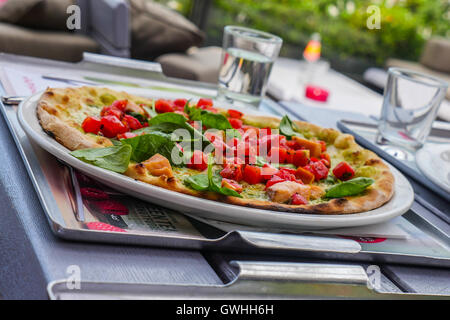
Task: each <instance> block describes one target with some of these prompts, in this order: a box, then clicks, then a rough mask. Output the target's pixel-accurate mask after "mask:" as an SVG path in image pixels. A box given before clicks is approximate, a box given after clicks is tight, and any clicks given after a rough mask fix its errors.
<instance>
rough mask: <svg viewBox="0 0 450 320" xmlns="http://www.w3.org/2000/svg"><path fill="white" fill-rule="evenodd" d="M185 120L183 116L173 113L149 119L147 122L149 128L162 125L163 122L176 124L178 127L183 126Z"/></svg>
mask: <svg viewBox="0 0 450 320" xmlns="http://www.w3.org/2000/svg"><path fill="white" fill-rule="evenodd" d="M186 121H187V119H186V117H185V116H183V115H181V114H178V113H174V112H166V113H161V114H158V115H157V116H156V117H154V118H151V119H150V120H149V122H148V124H149V125H150V126H153V125H156V124H160V123H164V122H170V123H176V124H178V125H184V124H185V123H186Z"/></svg>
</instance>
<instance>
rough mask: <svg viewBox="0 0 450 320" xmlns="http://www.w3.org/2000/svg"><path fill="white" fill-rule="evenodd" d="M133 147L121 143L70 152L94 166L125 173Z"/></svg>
mask: <svg viewBox="0 0 450 320" xmlns="http://www.w3.org/2000/svg"><path fill="white" fill-rule="evenodd" d="M131 151H132V148H131V147H130V146H129V145H120V146H113V147H106V148H89V149H80V150H75V151H72V152H71V153H70V154H71V155H72V156H74V157H75V158H78V159H80V160H81V161H84V162H87V163H90V164H93V165H94V166H97V167H100V168H103V169H107V170H111V171H114V172H119V173H123V172H125V171H126V170H127V169H128V163H129V162H130V156H131Z"/></svg>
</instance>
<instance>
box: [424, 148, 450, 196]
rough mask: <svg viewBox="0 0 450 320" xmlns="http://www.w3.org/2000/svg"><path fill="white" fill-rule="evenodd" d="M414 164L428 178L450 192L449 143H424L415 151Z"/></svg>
mask: <svg viewBox="0 0 450 320" xmlns="http://www.w3.org/2000/svg"><path fill="white" fill-rule="evenodd" d="M416 164H417V166H418V167H419V169H420V171H422V173H423V174H424V175H425V176H426V177H427V178H428V179H430V180H431V181H433V182H434V183H435V184H437V185H438V186H439V187H441V188H442V189H443V190H445V191H447V192H448V193H449V194H450V145H448V144H436V143H433V144H426V145H425V146H424V147H423V148H422V149H420V150H419V151H417V152H416Z"/></svg>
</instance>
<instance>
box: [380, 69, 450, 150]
mask: <svg viewBox="0 0 450 320" xmlns="http://www.w3.org/2000/svg"><path fill="white" fill-rule="evenodd" d="M447 87H448V85H447V84H446V83H445V82H444V81H441V80H439V79H436V78H434V77H431V76H428V75H425V74H421V73H418V72H414V71H409V70H405V69H400V68H390V69H389V70H388V81H387V83H386V87H385V89H384V101H383V109H382V111H381V117H380V121H379V123H378V133H379V135H380V136H381V137H382V138H384V139H386V140H387V141H388V142H389V143H392V144H395V145H399V146H402V147H406V148H408V149H413V150H415V149H418V148H420V147H422V146H423V144H424V143H425V140H426V139H427V137H428V135H429V133H430V130H431V126H432V124H433V121H434V120H435V118H436V115H437V112H438V109H439V106H440V105H441V102H442V100H443V98H444V96H445V93H446V91H447Z"/></svg>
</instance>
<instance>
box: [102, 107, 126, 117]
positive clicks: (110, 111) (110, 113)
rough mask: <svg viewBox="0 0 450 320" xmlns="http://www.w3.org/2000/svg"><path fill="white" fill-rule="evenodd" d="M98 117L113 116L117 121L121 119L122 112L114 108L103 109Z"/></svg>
mask: <svg viewBox="0 0 450 320" xmlns="http://www.w3.org/2000/svg"><path fill="white" fill-rule="evenodd" d="M100 115H101V116H102V117H103V116H115V117H116V118H117V119H119V120H120V119H122V117H123V112H122V111H120V110H119V109H118V108H116V107H114V106H107V107H103V109H102V111H101V112H100Z"/></svg>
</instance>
